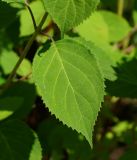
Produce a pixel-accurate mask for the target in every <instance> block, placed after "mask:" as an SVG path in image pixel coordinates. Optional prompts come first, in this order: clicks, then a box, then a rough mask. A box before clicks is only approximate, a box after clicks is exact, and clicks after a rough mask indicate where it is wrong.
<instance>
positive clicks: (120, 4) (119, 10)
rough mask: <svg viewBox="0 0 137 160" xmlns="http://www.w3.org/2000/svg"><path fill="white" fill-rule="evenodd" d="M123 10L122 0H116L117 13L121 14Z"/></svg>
mask: <svg viewBox="0 0 137 160" xmlns="http://www.w3.org/2000/svg"><path fill="white" fill-rule="evenodd" d="M123 11H124V0H118V15H119V16H122V15H123Z"/></svg>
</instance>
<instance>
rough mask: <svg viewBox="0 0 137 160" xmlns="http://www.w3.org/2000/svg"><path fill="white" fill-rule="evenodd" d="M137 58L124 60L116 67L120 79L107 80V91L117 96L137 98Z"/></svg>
mask: <svg viewBox="0 0 137 160" xmlns="http://www.w3.org/2000/svg"><path fill="white" fill-rule="evenodd" d="M136 65H137V60H136V59H133V60H131V61H129V62H124V63H122V64H120V65H118V67H117V68H115V71H116V73H117V77H118V79H117V80H116V81H114V82H109V81H108V82H107V83H106V85H107V88H106V90H107V92H108V93H109V94H110V95H113V96H117V97H130V98H137V67H136Z"/></svg>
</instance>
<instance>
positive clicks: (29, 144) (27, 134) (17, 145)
mask: <svg viewBox="0 0 137 160" xmlns="http://www.w3.org/2000/svg"><path fill="white" fill-rule="evenodd" d="M36 147H37V152H36ZM0 151H1V153H0V160H9V159H10V160H41V159H42V155H41V146H40V143H39V141H38V139H37V137H36V136H35V134H34V133H33V132H32V131H31V130H30V129H29V127H28V126H27V125H25V124H24V123H22V122H21V121H17V120H12V121H6V122H4V123H2V124H1V125H0ZM32 155H33V156H32Z"/></svg>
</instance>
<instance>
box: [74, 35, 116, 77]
mask: <svg viewBox="0 0 137 160" xmlns="http://www.w3.org/2000/svg"><path fill="white" fill-rule="evenodd" d="M75 40H76V41H77V42H79V43H80V44H81V45H84V46H85V47H86V48H87V49H89V50H90V51H91V53H92V54H94V56H95V58H96V60H97V63H98V66H99V68H100V70H101V72H102V74H103V77H104V78H105V79H109V80H115V79H116V76H115V71H114V70H113V68H112V64H113V61H112V60H111V58H110V57H109V56H108V55H107V54H106V52H105V51H103V50H102V49H101V48H99V47H97V46H96V45H94V44H93V43H92V42H90V41H85V40H84V39H82V38H77V39H75Z"/></svg>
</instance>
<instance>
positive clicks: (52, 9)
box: [43, 0, 99, 33]
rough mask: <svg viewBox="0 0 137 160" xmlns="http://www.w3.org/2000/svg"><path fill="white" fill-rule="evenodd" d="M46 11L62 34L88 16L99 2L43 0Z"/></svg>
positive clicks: (95, 0) (92, 0) (96, 0)
mask: <svg viewBox="0 0 137 160" xmlns="http://www.w3.org/2000/svg"><path fill="white" fill-rule="evenodd" d="M43 2H44V4H45V8H46V10H47V11H48V12H49V14H50V15H51V17H52V18H53V20H54V21H55V22H56V23H57V25H58V26H59V28H60V29H61V31H62V33H64V32H66V31H68V30H70V29H71V28H72V27H74V26H76V25H78V24H79V23H81V22H82V21H83V20H84V19H86V18H87V17H89V16H90V14H91V12H93V11H94V10H95V8H96V6H97V4H98V3H99V0H43Z"/></svg>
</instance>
